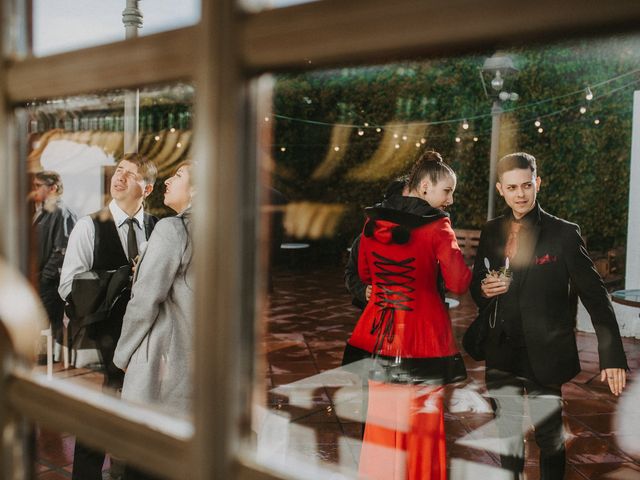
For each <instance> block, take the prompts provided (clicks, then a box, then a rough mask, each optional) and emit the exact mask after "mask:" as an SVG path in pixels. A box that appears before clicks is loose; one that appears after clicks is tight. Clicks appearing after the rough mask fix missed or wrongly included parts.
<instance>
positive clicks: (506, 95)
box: [479, 53, 519, 220]
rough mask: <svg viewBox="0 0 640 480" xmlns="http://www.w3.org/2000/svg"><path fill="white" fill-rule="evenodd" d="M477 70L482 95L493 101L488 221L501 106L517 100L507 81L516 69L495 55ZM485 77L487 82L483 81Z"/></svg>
mask: <svg viewBox="0 0 640 480" xmlns="http://www.w3.org/2000/svg"><path fill="white" fill-rule="evenodd" d="M479 70H480V80H481V81H482V88H483V89H484V94H485V96H486V97H487V99H490V100H492V101H493V104H492V107H491V152H490V154H489V195H488V197H489V198H488V204H487V220H490V219H492V218H493V216H494V211H495V193H496V192H495V183H496V164H497V163H498V146H499V145H500V117H501V116H502V113H503V109H502V104H503V103H504V102H507V101H512V102H515V101H516V100H518V98H519V95H518V94H517V93H515V92H509V91H508V90H509V87H508V81H509V80H510V79H512V78H513V77H514V76H515V73H516V72H517V71H518V69H517V68H516V67H515V66H514V65H513V60H512V59H511V57H508V56H506V55H503V54H499V53H496V54H495V55H493V56H491V57H489V58H487V59H486V60H485V61H484V64H483V65H482V68H480V69H479ZM485 77H486V79H487V81H485ZM489 79H490V80H489ZM487 83H489V84H490V85H491V90H489V89H487Z"/></svg>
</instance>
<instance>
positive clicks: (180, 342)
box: [114, 163, 194, 480]
mask: <svg viewBox="0 0 640 480" xmlns="http://www.w3.org/2000/svg"><path fill="white" fill-rule="evenodd" d="M191 170H192V167H191V164H190V163H185V164H182V165H181V166H180V167H179V168H178V169H177V170H176V172H175V174H174V175H173V176H172V177H170V178H169V179H168V180H167V181H166V182H165V185H166V190H165V194H164V203H165V205H167V206H168V207H169V208H171V209H173V210H175V211H176V212H177V213H178V215H177V216H175V217H168V218H164V219H162V220H160V221H159V222H158V223H157V225H156V227H155V229H154V231H153V235H151V237H150V239H149V243H148V245H147V248H146V249H145V251H144V252H143V254H142V256H141V258H140V262H139V263H138V266H137V268H136V273H135V277H134V283H133V289H132V295H131V301H130V302H129V304H128V306H127V311H126V314H125V316H124V320H123V326H122V336H121V337H120V341H119V342H118V346H117V347H116V352H115V356H114V363H115V364H116V366H118V367H119V368H121V369H122V370H125V377H124V384H123V387H122V398H123V399H125V400H129V401H132V402H136V403H140V404H143V405H152V406H153V405H155V406H158V407H161V408H162V409H163V410H168V411H169V412H170V413H173V414H177V415H180V416H186V415H188V414H189V411H190V408H191V407H190V405H191V398H192V384H191V356H192V353H191V352H192V351H193V326H194V324H193V319H194V316H193V276H192V271H191V268H190V267H191V259H192V258H191V257H192V241H191V208H190V207H191V200H192V198H193V196H194V189H193V187H192V185H191ZM148 478H154V477H151V476H149V475H147V474H145V473H142V472H140V471H138V470H136V469H133V468H131V467H127V468H126V469H125V476H124V479H125V480H133V479H148Z"/></svg>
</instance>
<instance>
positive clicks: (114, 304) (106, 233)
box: [19, 85, 193, 414]
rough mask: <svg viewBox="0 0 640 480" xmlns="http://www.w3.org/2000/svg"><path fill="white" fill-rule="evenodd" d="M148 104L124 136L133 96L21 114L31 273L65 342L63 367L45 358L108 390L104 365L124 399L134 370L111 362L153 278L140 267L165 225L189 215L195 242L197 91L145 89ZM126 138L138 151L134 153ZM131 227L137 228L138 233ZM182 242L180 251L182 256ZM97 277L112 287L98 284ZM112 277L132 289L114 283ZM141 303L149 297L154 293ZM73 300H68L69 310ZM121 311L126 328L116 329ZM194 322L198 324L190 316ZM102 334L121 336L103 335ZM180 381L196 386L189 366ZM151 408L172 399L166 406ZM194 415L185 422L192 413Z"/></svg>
mask: <svg viewBox="0 0 640 480" xmlns="http://www.w3.org/2000/svg"><path fill="white" fill-rule="evenodd" d="M140 98H141V100H140V106H139V112H140V114H139V117H138V118H136V119H134V122H133V124H132V125H133V127H134V130H133V131H132V132H125V118H124V117H125V115H124V111H125V109H124V105H125V103H126V99H127V92H113V93H111V94H105V95H100V96H86V97H77V98H66V99H55V100H49V101H46V102H41V103H32V104H29V105H27V106H25V107H23V108H22V109H21V111H22V112H23V114H22V115H20V117H19V118H28V125H27V127H26V129H27V130H28V139H26V144H27V151H28V156H27V158H26V162H27V170H28V172H29V176H30V179H31V180H30V182H31V184H32V191H31V193H30V194H29V196H28V202H29V208H30V217H29V224H31V225H32V231H31V236H30V245H31V248H30V258H31V261H30V262H29V268H30V272H29V273H30V278H32V281H33V283H34V285H37V286H38V287H39V291H40V295H41V298H42V300H43V303H44V304H45V306H46V307H47V311H48V313H49V317H50V320H51V323H52V327H53V331H52V336H53V340H55V342H56V345H55V348H54V351H53V352H52V353H53V355H52V358H48V359H47V358H43V359H42V360H43V362H48V363H49V364H50V365H51V364H52V361H53V362H55V364H53V365H54V370H55V371H56V372H57V373H56V374H58V373H60V374H61V373H62V371H63V370H64V369H67V368H71V369H74V368H75V369H76V370H75V372H74V375H73V376H74V377H77V378H80V379H83V380H89V382H90V383H93V384H100V383H102V380H103V375H102V373H103V372H104V371H105V370H102V368H105V369H106V372H107V375H106V376H104V381H105V385H107V384H108V385H109V386H110V387H113V388H115V389H116V390H117V389H118V386H119V384H120V383H121V381H122V376H123V373H122V372H121V371H119V370H118V369H117V368H115V366H112V365H111V358H112V357H113V352H114V350H115V348H116V344H117V341H118V338H119V336H120V327H121V322H122V317H123V315H124V312H125V309H126V306H127V301H126V299H127V295H130V287H131V286H130V275H131V274H132V271H131V270H132V266H133V267H134V268H133V271H136V272H137V274H138V275H142V276H144V275H145V274H147V273H148V272H147V270H148V267H147V268H140V269H139V270H138V269H137V267H138V261H140V259H141V258H144V257H145V253H146V247H147V246H148V245H149V243H148V242H149V241H150V239H151V238H150V234H151V231H152V229H153V227H154V226H155V222H157V220H158V218H163V217H168V216H173V215H175V214H176V213H178V214H179V216H178V217H177V218H180V219H181V225H182V227H184V228H183V230H184V231H185V232H183V233H186V231H187V230H188V229H187V224H188V223H189V222H188V221H187V219H188V218H189V215H188V209H187V205H188V204H189V203H190V202H187V203H186V204H185V198H186V196H189V198H190V195H191V194H192V190H191V187H190V182H189V181H187V182H186V183H185V182H184V180H185V179H188V178H189V165H190V164H188V163H185V161H188V160H190V158H191V154H190V150H191V136H192V133H191V132H192V130H191V105H192V99H193V89H192V87H190V86H188V85H174V86H171V87H166V88H159V89H155V90H147V91H142V92H141V93H140ZM127 135H129V136H131V138H132V139H133V148H136V149H137V153H130V152H127V153H125V151H124V149H125V145H124V142H125V137H127ZM181 165H182V168H178V167H179V166H181ZM176 185H178V186H176ZM103 217H107V218H108V219H109V220H110V219H111V218H113V220H114V221H115V225H116V228H115V229H113V230H112V229H111V227H110V226H113V225H114V223H111V222H106V223H105V222H103V221H102V220H103ZM128 218H133V219H134V221H135V223H134V224H133V225H132V228H130V226H129V224H128V220H127V219H128ZM167 223H170V222H167ZM183 224H184V225H183ZM163 225H164V224H163ZM113 234H115V235H113ZM130 234H132V236H131V237H130ZM129 237H130V238H129ZM181 237H184V235H182V236H181ZM107 238H109V241H107V240H106V239H107ZM186 238H187V237H184V239H186ZM130 239H131V240H132V242H129V240H130ZM174 240H175V239H174ZM129 243H131V245H129ZM184 243H185V245H183V246H184V247H185V248H184V251H182V250H180V252H178V253H179V254H177V255H176V257H180V256H181V255H183V254H184V255H186V256H184V259H185V261H186V260H187V259H188V258H190V251H191V247H190V242H184ZM178 244H180V242H177V243H176V242H174V243H173V244H172V245H173V246H172V248H178ZM187 244H188V245H187ZM135 249H137V252H135V251H134V250H135ZM160 250H163V248H162V247H160ZM165 250H166V249H165ZM152 253H154V252H149V253H148V255H149V256H152ZM155 253H156V254H157V251H156V252H155ZM133 260H135V262H134V263H132V261H133ZM152 263H155V264H157V265H159V263H160V262H159V261H158V260H155V261H149V260H146V261H145V262H144V263H140V265H151V264H152ZM188 263H189V262H188V261H186V263H185V264H184V265H182V268H178V271H179V273H180V274H184V278H185V279H186V278H189V275H190V274H188V273H187V270H188V268H187V264H188ZM120 267H124V269H123V270H119V268H120ZM158 268H159V267H158ZM124 270H127V271H126V272H125V271H124ZM104 272H107V273H106V274H105V273H104ZM156 273H158V272H156ZM164 273H166V272H164ZM101 275H102V277H100V276H101ZM98 277H100V278H101V279H100V280H99V281H98V283H97V284H94V282H95V280H96V278H98ZM165 277H166V278H165ZM112 278H113V279H116V278H120V280H122V282H123V283H122V284H121V285H120V284H117V283H109V281H110V280H111V279H112ZM162 278H163V285H167V288H169V287H171V286H172V285H173V284H172V282H171V280H170V279H169V276H168V275H165V276H163V277H162ZM82 282H85V283H86V285H89V287H87V288H88V289H87V290H86V292H85V294H83V295H75V296H73V300H71V297H70V295H71V293H72V291H73V290H74V288H75V287H77V288H78V289H79V290H78V291H81V290H82V289H81V287H80V286H79V285H80V284H82ZM101 282H102V283H101ZM105 282H106V283H107V284H109V285H111V291H109V292H108V294H107V292H106V291H105V290H103V289H102V288H98V285H99V284H104V283H105ZM145 283H146V282H145ZM173 286H175V285H173ZM159 290H160V289H158V288H153V291H154V292H157V291H159ZM139 297H141V298H142V297H146V298H150V296H149V295H148V294H147V295H142V294H141V295H139ZM63 299H65V300H67V301H68V305H67V306H66V309H65V308H64V302H63ZM188 303H190V302H188ZM158 304H159V305H160V307H159V308H160V309H162V310H163V311H164V309H166V308H167V307H166V305H164V304H163V303H162V302H161V301H158ZM65 310H66V313H65ZM116 311H118V312H119V315H116V316H119V318H120V320H119V321H108V319H111V320H113V319H112V318H111V317H112V316H113V315H115V314H114V313H113V312H116ZM157 315H158V311H152V312H151V311H150V312H147V313H146V314H145V315H142V314H140V315H139V317H145V318H147V317H150V318H149V319H150V320H153V319H154V318H156V316H157ZM74 316H75V318H72V317H74ZM185 317H188V318H189V320H188V321H187V320H186V318H185V319H184V321H185V322H186V323H191V321H192V318H191V313H190V311H187V312H186V313H185ZM70 318H71V320H70ZM103 325H109V329H112V330H113V331H111V330H109V329H108V330H109V332H107V333H108V334H106V335H103V333H104V332H102V333H100V332H98V331H99V330H101V328H102V326H103ZM94 330H95V331H94ZM103 337H104V338H103ZM138 343H139V342H138ZM96 346H98V350H100V348H101V347H104V348H103V349H102V352H101V355H96V350H95V347H96ZM183 349H186V351H187V352H190V351H191V345H190V343H189V344H188V345H186V346H185V345H182V346H181V347H180V350H183ZM129 353H131V354H133V352H129ZM186 356H189V355H186ZM129 357H130V355H124V353H123V355H122V356H121V359H120V362H121V364H120V365H119V366H120V367H125V366H126V364H128V363H129V360H130V359H129ZM58 362H60V363H58ZM165 370H166V369H165ZM167 371H169V372H172V370H171V369H169V370H167ZM181 375H183V376H184V377H185V378H187V377H188V375H184V369H183V370H181ZM65 376H70V375H65ZM143 403H145V404H146V405H149V404H150V403H151V404H156V403H159V404H162V403H163V402H162V401H161V399H160V398H159V397H158V398H155V399H153V400H151V399H145V400H144V402H143ZM183 410H184V412H183V413H184V414H186V413H187V410H188V409H183Z"/></svg>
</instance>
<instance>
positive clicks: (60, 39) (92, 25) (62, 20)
mask: <svg viewBox="0 0 640 480" xmlns="http://www.w3.org/2000/svg"><path fill="white" fill-rule="evenodd" d="M125 6H126V0H34V2H33V10H34V12H33V43H34V45H33V47H34V48H33V50H34V54H35V55H36V56H44V55H52V54H54V53H61V52H66V51H69V50H76V49H79V48H85V47H90V46H95V45H101V44H105V43H111V42H115V41H118V40H124V25H123V24H122V11H123V10H124V8H125ZM139 8H140V9H141V10H142V14H143V17H144V18H143V27H142V29H141V30H140V31H139V32H140V35H149V34H152V33H158V32H161V31H165V30H173V29H176V28H180V27H185V26H188V25H194V24H196V23H197V22H198V21H199V19H200V0H141V1H140V3H139Z"/></svg>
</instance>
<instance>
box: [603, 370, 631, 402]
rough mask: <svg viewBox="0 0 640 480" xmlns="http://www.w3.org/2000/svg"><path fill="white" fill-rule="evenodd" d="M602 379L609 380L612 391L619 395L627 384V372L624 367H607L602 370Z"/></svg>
mask: <svg viewBox="0 0 640 480" xmlns="http://www.w3.org/2000/svg"><path fill="white" fill-rule="evenodd" d="M600 381H601V382H604V381H607V382H608V383H609V389H610V390H611V393H613V394H614V395H615V396H616V397H617V396H618V395H620V394H621V393H622V390H624V387H625V386H626V385H627V372H626V371H625V370H624V368H605V369H603V370H602V372H600Z"/></svg>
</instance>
